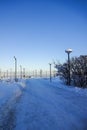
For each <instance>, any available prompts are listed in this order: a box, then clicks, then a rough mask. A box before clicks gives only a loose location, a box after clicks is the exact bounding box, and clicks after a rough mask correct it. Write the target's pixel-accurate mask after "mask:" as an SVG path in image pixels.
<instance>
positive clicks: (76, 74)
mask: <svg viewBox="0 0 87 130" xmlns="http://www.w3.org/2000/svg"><path fill="white" fill-rule="evenodd" d="M55 68H56V69H57V70H58V75H60V78H61V79H62V80H63V81H64V82H65V83H66V84H68V73H69V70H68V61H66V62H65V63H63V64H57V65H55ZM70 76H71V84H72V85H74V86H79V87H82V88H86V87H87V56H80V57H73V58H71V60H70Z"/></svg>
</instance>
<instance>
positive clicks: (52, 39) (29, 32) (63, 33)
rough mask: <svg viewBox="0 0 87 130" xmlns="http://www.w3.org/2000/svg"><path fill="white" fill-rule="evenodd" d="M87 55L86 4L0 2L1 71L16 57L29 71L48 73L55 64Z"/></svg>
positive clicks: (81, 0)
mask: <svg viewBox="0 0 87 130" xmlns="http://www.w3.org/2000/svg"><path fill="white" fill-rule="evenodd" d="M67 48H72V49H73V53H72V54H71V56H79V55H86V54H87V1H86V0H0V59H1V60H0V61H1V62H0V68H2V69H4V70H5V69H7V68H13V66H14V59H13V56H14V55H15V56H16V57H17V60H18V66H20V64H21V65H22V66H24V67H25V68H27V69H30V70H32V69H41V68H42V69H48V67H49V66H48V63H49V62H52V61H53V60H55V61H56V60H58V61H60V62H64V61H65V60H66V59H67V55H66V54H65V49H67Z"/></svg>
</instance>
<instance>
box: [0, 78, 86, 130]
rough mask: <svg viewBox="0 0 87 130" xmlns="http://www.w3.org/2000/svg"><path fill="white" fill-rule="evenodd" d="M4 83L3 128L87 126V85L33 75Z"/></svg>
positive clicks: (0, 98) (71, 129) (0, 100)
mask: <svg viewBox="0 0 87 130" xmlns="http://www.w3.org/2000/svg"><path fill="white" fill-rule="evenodd" d="M7 84H8V85H7ZM0 87H1V88H3V89H1V91H0V108H1V109H0V117H1V118H0V123H1V124H0V128H2V130H9V129H11V130H87V89H84V90H83V89H78V88H73V87H70V88H69V87H68V86H64V85H63V84H62V83H61V82H59V81H58V80H53V82H52V83H50V82H49V80H48V79H33V78H31V79H27V80H25V81H22V82H19V83H6V84H5V83H1V84H0ZM4 91H5V92H4ZM4 94H5V95H6V96H4ZM8 104H9V105H8ZM6 106H7V107H6ZM2 108H4V109H2ZM6 108H8V109H7V110H8V111H6ZM3 110H4V111H3ZM1 113H4V114H3V117H2V114H1ZM5 117H7V118H5Z"/></svg>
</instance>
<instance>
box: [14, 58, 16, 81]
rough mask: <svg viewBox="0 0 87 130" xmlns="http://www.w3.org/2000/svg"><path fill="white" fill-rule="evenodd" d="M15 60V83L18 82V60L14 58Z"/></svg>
mask: <svg viewBox="0 0 87 130" xmlns="http://www.w3.org/2000/svg"><path fill="white" fill-rule="evenodd" d="M14 59H15V82H16V81H17V58H16V57H15V56H14Z"/></svg>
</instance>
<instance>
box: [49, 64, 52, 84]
mask: <svg viewBox="0 0 87 130" xmlns="http://www.w3.org/2000/svg"><path fill="white" fill-rule="evenodd" d="M49 65H50V82H51V81H52V77H51V63H49Z"/></svg>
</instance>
